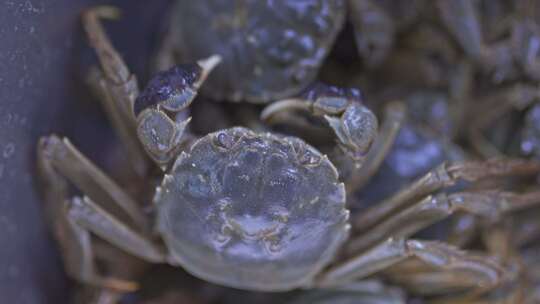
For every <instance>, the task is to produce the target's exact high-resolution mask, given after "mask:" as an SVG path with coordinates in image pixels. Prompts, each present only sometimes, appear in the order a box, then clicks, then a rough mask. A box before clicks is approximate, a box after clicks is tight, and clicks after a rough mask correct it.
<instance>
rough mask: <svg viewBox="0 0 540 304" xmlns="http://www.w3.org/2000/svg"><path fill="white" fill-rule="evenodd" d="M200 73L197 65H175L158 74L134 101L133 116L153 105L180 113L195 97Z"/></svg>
mask: <svg viewBox="0 0 540 304" xmlns="http://www.w3.org/2000/svg"><path fill="white" fill-rule="evenodd" d="M202 72H203V71H202V68H201V66H200V65H198V64H184V65H177V66H174V67H172V68H170V69H168V70H166V71H163V72H159V73H158V74H156V75H155V76H154V77H153V78H152V79H151V80H150V81H149V82H148V85H147V86H146V88H145V89H144V90H143V91H142V92H141V94H140V95H139V96H138V97H137V99H136V100H135V105H134V111H135V115H139V113H141V112H142V111H143V110H144V109H146V108H149V107H153V106H155V105H160V106H162V107H163V108H165V109H167V110H170V111H180V110H182V109H184V108H185V107H187V106H189V105H190V104H191V102H192V101H193V99H194V98H195V96H196V95H197V84H198V83H199V82H200V79H201V77H202Z"/></svg>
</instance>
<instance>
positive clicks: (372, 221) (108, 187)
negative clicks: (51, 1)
mask: <svg viewBox="0 0 540 304" xmlns="http://www.w3.org/2000/svg"><path fill="white" fill-rule="evenodd" d="M117 14H118V11H117V10H115V9H114V8H111V7H96V8H93V9H89V10H87V11H85V12H84V14H83V25H84V28H85V30H86V32H87V35H88V37H89V40H90V43H91V45H92V47H93V48H94V49H95V50H96V53H97V55H98V58H99V60H100V63H101V70H100V71H99V72H98V74H97V76H99V77H101V78H99V81H98V83H99V86H96V87H97V88H100V90H101V91H100V93H101V94H100V95H101V96H104V97H105V100H104V101H103V102H104V105H105V108H106V110H107V113H108V115H109V118H110V119H111V122H112V124H113V126H114V127H115V128H116V130H117V132H118V134H119V135H120V138H121V139H122V141H123V142H124V144H125V145H126V148H127V149H128V150H129V151H128V152H129V153H130V154H129V155H131V157H130V160H131V161H132V162H133V166H134V167H135V168H139V169H140V171H139V172H144V169H145V168H146V172H147V174H148V172H149V171H150V170H149V169H148V168H151V167H154V168H159V169H161V170H162V172H163V174H162V176H163V177H162V179H161V183H159V185H158V186H157V187H156V188H155V191H154V196H153V200H152V206H151V207H152V209H153V212H152V213H151V214H150V215H149V214H148V213H146V212H144V211H143V209H142V208H141V206H140V204H138V203H137V202H136V200H135V199H134V198H133V197H131V196H130V195H128V194H127V193H126V191H125V190H124V189H122V188H121V187H120V186H119V185H118V184H117V183H116V182H115V181H113V180H112V179H111V178H109V177H107V175H106V174H105V173H103V172H102V171H101V170H100V169H99V168H97V167H96V166H95V165H94V164H93V163H92V162H91V161H90V160H89V159H87V158H86V157H85V156H84V155H83V154H82V153H81V152H80V151H78V150H77V149H76V147H75V146H74V145H73V144H71V142H70V141H69V140H68V139H66V138H60V137H58V136H56V135H50V136H46V137H43V138H41V139H40V141H39V144H38V154H37V156H38V168H39V174H40V177H41V182H42V184H43V187H42V189H43V192H44V197H45V200H46V203H47V206H46V209H47V211H48V213H49V216H50V217H51V219H52V220H53V221H52V222H53V227H52V228H53V232H54V235H55V237H56V239H57V241H58V242H59V244H60V248H61V251H62V254H63V258H64V264H65V268H66V271H67V273H68V274H69V275H70V276H71V277H73V278H75V279H76V280H78V281H79V282H81V283H83V284H87V285H91V286H97V287H102V288H105V289H110V290H115V291H132V290H133V289H134V288H136V284H134V283H133V282H132V281H130V280H125V279H122V278H118V277H115V276H113V275H110V274H104V273H101V272H100V271H99V269H98V267H97V265H96V254H97V252H96V248H95V246H94V243H93V238H92V237H91V236H92V235H93V236H97V237H99V238H101V239H103V240H105V241H106V242H108V243H109V244H111V245H113V246H115V247H117V248H119V249H121V250H123V251H124V252H126V253H128V254H130V255H132V256H135V257H138V258H140V259H141V260H144V261H146V262H150V263H167V264H170V265H173V266H178V267H181V268H183V269H184V270H186V271H188V272H189V273H191V274H193V275H194V276H196V277H198V278H201V279H204V280H206V281H209V282H212V283H217V284H220V285H224V286H228V287H234V288H238V289H245V290H258V291H272V292H276V291H285V290H292V289H296V288H305V289H317V288H339V287H340V286H346V285H347V284H349V283H351V282H356V281H360V280H362V279H365V278H367V277H370V276H371V275H374V274H377V273H380V272H382V271H384V270H387V269H388V268H391V267H392V266H395V265H397V264H399V263H400V262H403V261H407V260H409V259H411V258H416V259H418V260H420V261H421V262H423V263H426V264H427V265H429V266H430V267H433V268H434V269H436V270H437V271H443V272H445V271H448V272H450V273H455V274H459V276H458V275H456V277H463V276H468V277H469V278H470V279H469V280H467V281H466V282H462V281H450V282H449V284H450V285H452V284H454V285H457V286H459V287H463V286H464V285H465V286H466V287H469V288H473V289H474V288H478V287H482V288H487V287H493V286H497V284H499V283H501V282H503V281H505V280H506V279H508V278H507V276H508V275H509V274H508V273H507V271H506V269H505V268H504V266H503V265H501V264H500V263H498V262H497V260H496V259H493V258H491V257H490V256H489V255H486V254H482V253H470V252H464V251H461V250H459V249H458V248H456V247H454V246H451V245H448V244H445V243H442V242H438V241H425V240H419V239H411V238H409V237H410V236H411V235H413V234H414V233H415V232H416V231H419V230H420V229H421V228H424V227H426V226H428V225H430V224H432V223H434V222H436V221H439V220H441V219H443V218H446V217H448V216H450V215H451V214H453V213H454V212H457V211H461V212H468V213H471V214H474V215H477V216H480V217H485V218H489V219H492V218H497V217H499V216H501V215H503V214H505V213H507V212H510V211H514V210H516V209H523V208H526V207H529V206H531V205H534V204H537V203H539V201H540V199H539V197H540V194H539V193H538V192H527V193H524V194H522V193H513V192H500V191H490V190H479V191H462V192H456V193H451V194H445V193H438V194H436V195H430V194H431V193H434V192H436V191H441V190H444V189H447V188H448V187H450V186H452V185H455V184H456V183H457V182H459V181H462V180H465V181H469V182H475V181H478V180H483V179H488V178H493V177H509V176H523V175H525V176H529V175H533V174H537V173H538V172H540V164H538V163H536V162H534V161H526V160H521V159H495V160H488V161H477V162H474V161H472V162H465V163H455V164H443V165H441V166H439V167H437V168H436V169H434V170H432V171H431V172H429V173H428V174H426V175H425V176H423V177H422V178H420V179H419V180H417V181H416V182H414V183H413V184H412V185H410V186H408V187H405V188H404V189H402V190H401V191H399V192H398V193H397V194H395V195H394V196H391V197H390V198H388V199H386V200H385V201H383V202H382V203H380V204H377V205H376V206H375V207H374V208H372V210H369V212H364V213H361V214H357V215H354V216H353V217H352V218H350V215H349V211H348V209H347V206H346V199H347V197H348V195H349V194H350V193H351V192H352V191H354V190H356V188H355V185H357V184H362V182H360V181H364V180H365V179H366V175H367V176H369V175H370V174H372V173H373V172H374V170H375V171H376V169H377V165H376V164H377V163H380V162H378V161H377V160H378V159H380V157H381V156H380V155H381V154H382V155H384V153H385V152H384V151H387V150H388V144H389V143H391V141H392V140H393V138H395V134H396V132H397V128H396V127H395V126H396V124H399V121H400V119H401V114H400V113H402V112H403V108H402V106H400V104H399V103H395V104H391V105H390V106H388V107H387V109H386V112H385V120H384V122H383V124H382V127H381V131H380V132H379V133H378V131H377V130H378V128H377V126H378V124H377V119H376V117H375V115H374V114H373V113H372V112H371V111H370V110H369V109H368V108H367V107H365V106H364V105H363V104H362V103H361V102H360V101H359V100H358V96H357V95H356V94H355V92H354V91H351V90H342V89H334V88H328V87H324V86H322V87H315V88H314V89H312V90H310V91H308V92H307V93H306V94H304V95H302V96H300V97H298V98H296V99H291V100H284V101H281V102H278V103H274V104H272V105H271V108H269V109H266V110H265V111H264V112H263V117H264V118H265V119H267V120H268V119H270V118H271V117H273V116H275V115H276V113H278V112H283V111H285V112H286V111H289V110H291V109H297V110H298V109H301V110H306V111H308V112H310V113H312V114H313V115H317V116H324V117H325V119H326V121H327V122H328V126H329V127H330V128H331V129H332V130H333V132H334V133H335V135H336V141H337V147H336V148H335V149H334V150H333V151H332V154H331V158H332V159H336V161H335V162H339V161H340V160H342V161H343V162H342V163H341V166H340V165H339V164H338V167H340V170H342V171H345V170H348V171H349V172H348V173H347V174H344V175H343V176H342V177H341V178H340V174H339V173H340V172H341V171H338V169H336V165H335V164H334V163H333V162H332V161H331V160H330V158H329V157H327V156H326V155H325V154H323V153H321V152H320V151H319V150H318V149H316V148H315V147H313V146H311V145H309V144H307V143H306V142H305V141H303V140H302V139H300V138H297V137H292V136H285V135H280V134H275V133H271V132H263V133H258V132H254V131H251V130H249V129H247V128H243V127H234V128H229V129H223V130H219V131H217V132H213V133H210V134H206V135H203V136H199V137H197V136H195V134H190V131H189V129H187V125H188V123H189V118H184V115H183V113H182V111H183V110H186V109H187V108H189V106H190V104H191V103H192V102H193V100H194V98H195V96H196V95H197V94H198V91H199V89H200V88H202V87H203V86H204V82H205V80H206V79H207V77H208V75H209V74H210V72H211V71H212V70H213V69H214V67H216V65H218V64H219V62H220V57H219V56H216V55H212V56H210V57H208V58H206V59H200V60H198V61H197V62H196V63H192V64H185V65H179V66H175V67H172V68H170V69H168V70H166V71H162V72H160V73H158V74H157V75H156V76H155V77H154V78H153V79H152V80H150V82H149V83H148V85H147V86H146V88H145V89H144V90H142V91H141V92H139V90H138V84H137V82H136V80H135V77H134V75H132V74H131V73H130V72H129V69H128V68H127V66H126V65H125V63H124V62H123V60H122V58H121V57H120V56H119V55H118V53H117V52H116V51H115V50H114V48H113V47H112V44H111V42H110V41H109V39H108V37H107V35H106V33H105V31H104V29H103V28H102V25H101V21H100V18H114V17H116V16H117ZM149 159H150V160H151V162H150V161H149ZM372 163H373V164H375V165H372ZM351 164H352V168H351ZM347 166H349V168H346V167H347ZM147 182H148V183H150V184H152V180H151V177H148V180H147ZM69 184H72V185H74V186H75V187H76V188H78V189H79V190H80V191H82V193H83V196H75V197H71V198H70V196H69V191H68V190H69V187H68V186H69ZM447 283H448V282H447ZM437 284H438V282H433V286H432V287H433V288H437V286H438V285H437ZM428 285H429V283H428Z"/></svg>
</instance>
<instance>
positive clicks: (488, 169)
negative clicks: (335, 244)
mask: <svg viewBox="0 0 540 304" xmlns="http://www.w3.org/2000/svg"><path fill="white" fill-rule="evenodd" d="M539 172H540V163H538V162H535V161H528V160H521V159H491V160H487V161H470V162H463V163H456V164H446V163H444V164H442V165H440V166H439V167H437V168H435V169H434V170H432V171H430V172H428V173H427V174H425V175H424V176H422V177H420V178H419V179H417V180H416V181H415V182H413V183H412V184H411V185H410V186H408V187H406V188H404V189H402V190H401V191H399V192H398V193H396V194H395V195H393V196H391V197H390V198H388V199H386V200H384V201H383V202H381V203H379V204H376V205H375V206H373V207H370V208H368V209H367V210H365V211H363V212H362V213H360V214H358V215H356V216H353V217H352V218H351V224H352V228H353V231H367V230H368V229H369V228H371V227H373V226H375V225H376V224H377V223H380V222H382V221H383V220H384V219H385V218H388V217H389V216H391V215H392V214H395V213H396V212H399V211H400V210H403V209H405V208H406V207H408V206H410V205H411V204H413V203H414V202H415V201H418V200H419V199H421V198H422V197H425V196H426V195H429V194H430V193H433V192H436V191H438V190H441V189H444V188H448V187H451V186H453V185H455V184H457V183H458V182H459V181H467V182H476V181H478V180H481V179H486V178H492V177H502V176H520V175H521V176H531V175H534V174H537V173H539Z"/></svg>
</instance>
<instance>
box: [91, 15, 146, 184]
mask: <svg viewBox="0 0 540 304" xmlns="http://www.w3.org/2000/svg"><path fill="white" fill-rule="evenodd" d="M119 14H120V13H119V11H118V10H117V9H116V8H114V7H109V6H98V7H95V8H91V9H88V10H86V11H85V12H84V13H83V16H82V19H83V26H84V29H85V30H86V34H87V36H88V39H89V42H90V44H91V46H92V47H93V48H94V49H95V51H96V53H97V56H98V59H99V61H100V63H101V70H100V69H98V68H94V69H92V70H91V72H90V74H89V77H88V82H89V84H90V86H91V88H92V89H93V90H94V91H95V92H96V94H97V95H98V97H99V99H100V101H101V104H102V106H103V108H104V109H105V110H106V113H107V115H108V118H109V120H110V122H111V124H112V125H113V127H114V128H115V130H116V132H117V133H118V135H119V137H120V139H121V140H122V143H123V145H124V147H125V151H126V153H127V155H128V157H129V159H130V161H131V163H132V164H133V166H134V169H135V172H136V173H138V174H139V175H141V176H143V175H144V174H145V173H146V170H147V169H148V166H149V165H150V162H149V159H148V157H147V156H146V154H145V153H144V150H143V149H142V146H141V144H140V142H139V140H138V138H137V134H136V131H135V127H136V120H135V115H134V113H133V104H134V101H135V98H136V97H137V95H138V94H139V87H138V84H137V79H136V78H135V75H133V74H131V73H130V71H129V69H128V67H127V65H126V64H125V62H124V61H123V60H122V57H121V56H120V55H119V54H118V52H117V51H116V50H115V49H114V47H113V46H112V43H111V41H110V40H109V38H108V37H107V34H106V33H105V30H104V29H103V26H102V25H101V22H100V18H109V19H112V18H117V17H118V16H119Z"/></svg>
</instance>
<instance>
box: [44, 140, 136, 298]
mask: <svg viewBox="0 0 540 304" xmlns="http://www.w3.org/2000/svg"><path fill="white" fill-rule="evenodd" d="M43 141H44V139H42V141H41V143H40V145H39V148H38V172H39V177H40V180H39V181H40V183H41V186H42V187H41V189H42V190H43V192H44V197H45V201H46V203H47V205H46V206H45V212H46V214H47V220H48V222H49V224H50V227H52V232H53V235H54V237H55V239H56V241H57V242H58V243H59V245H60V248H61V253H62V255H63V257H64V258H63V261H64V267H65V270H66V272H67V273H68V274H69V275H70V276H71V277H73V278H76V279H78V280H79V281H81V282H86V283H89V284H91V285H95V286H101V287H106V288H109V289H113V290H118V291H133V290H135V289H137V284H135V283H133V282H130V281H125V280H121V279H116V278H112V277H103V276H101V275H99V274H98V273H97V270H96V268H95V263H94V253H93V249H92V243H91V239H90V234H89V233H88V231H86V230H84V229H81V228H80V227H79V226H78V225H77V224H76V223H75V222H74V221H73V220H72V219H70V218H69V217H68V215H67V210H66V204H67V202H68V184H67V181H66V179H64V178H63V177H62V176H61V175H60V174H58V173H57V171H56V170H55V168H54V164H53V162H52V161H51V159H50V158H49V156H48V155H47V154H48V152H49V151H47V150H48V149H47V147H46V146H44V142H43Z"/></svg>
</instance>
